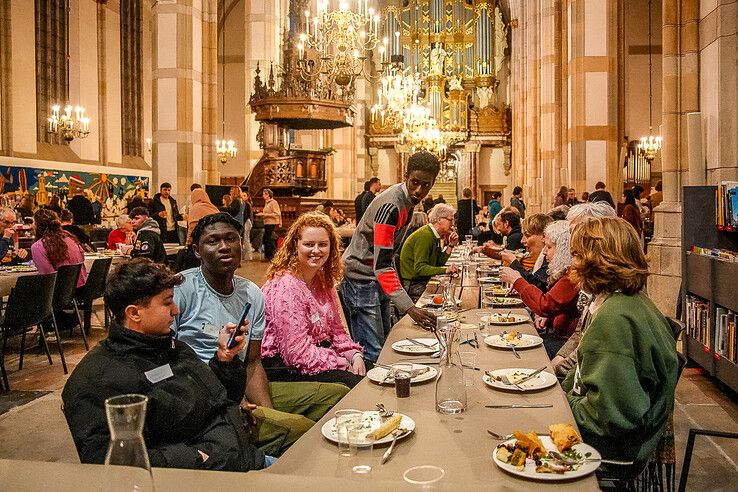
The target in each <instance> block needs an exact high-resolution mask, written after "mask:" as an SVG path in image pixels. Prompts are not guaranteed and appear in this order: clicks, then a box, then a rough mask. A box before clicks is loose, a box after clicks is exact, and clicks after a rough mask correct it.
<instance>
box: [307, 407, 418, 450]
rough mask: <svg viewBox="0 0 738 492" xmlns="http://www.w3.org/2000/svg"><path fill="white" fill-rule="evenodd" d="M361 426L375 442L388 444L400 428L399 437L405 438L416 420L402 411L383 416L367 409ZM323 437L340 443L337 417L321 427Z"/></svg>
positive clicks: (412, 428)
mask: <svg viewBox="0 0 738 492" xmlns="http://www.w3.org/2000/svg"><path fill="white" fill-rule="evenodd" d="M361 426H362V427H363V428H364V429H366V434H367V438H371V439H374V444H387V443H390V442H392V439H393V436H392V433H393V432H395V431H396V430H398V429H399V430H400V434H398V436H397V439H404V438H406V437H407V436H409V435H410V434H412V432H413V431H414V430H415V421H414V420H413V419H412V418H411V417H409V416H407V415H405V414H402V413H400V412H395V413H394V414H392V416H391V417H382V416H381V415H380V413H379V412H378V411H376V410H374V411H366V412H363V413H362V416H361ZM320 433H321V434H323V437H325V438H326V439H328V440H329V441H331V442H333V443H338V435H337V432H336V419H335V418H332V419H330V420H328V421H327V422H326V423H325V424H323V427H321V428H320Z"/></svg>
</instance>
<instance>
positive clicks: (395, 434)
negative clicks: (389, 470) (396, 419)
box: [382, 429, 402, 465]
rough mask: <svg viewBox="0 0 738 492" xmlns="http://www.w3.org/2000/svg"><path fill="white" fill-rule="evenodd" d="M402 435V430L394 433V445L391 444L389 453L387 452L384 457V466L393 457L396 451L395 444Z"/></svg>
mask: <svg viewBox="0 0 738 492" xmlns="http://www.w3.org/2000/svg"><path fill="white" fill-rule="evenodd" d="M401 433H402V432H401V431H400V429H397V430H396V431H394V432H393V433H392V444H390V447H389V449H387V451H385V452H384V454H383V455H382V464H383V465H384V464H385V463H387V462H388V461H389V459H390V457H391V456H392V452H393V451H394V450H395V444H396V443H397V438H398V437H399V436H400V434H401Z"/></svg>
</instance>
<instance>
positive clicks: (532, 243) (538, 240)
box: [500, 214, 553, 292]
mask: <svg viewBox="0 0 738 492" xmlns="http://www.w3.org/2000/svg"><path fill="white" fill-rule="evenodd" d="M552 222H553V219H552V218H551V217H549V216H548V215H546V214H533V215H530V216H528V217H526V218H525V219H523V222H522V224H521V227H522V229H523V245H524V246H525V251H526V253H527V255H526V256H525V257H524V258H523V259H522V260H518V257H517V255H516V254H515V253H514V252H512V251H510V250H505V251H503V252H501V253H500V257H501V258H502V261H503V262H504V263H505V265H507V266H509V267H510V268H512V269H513V270H516V271H517V272H518V273H520V275H521V276H522V277H523V278H524V279H525V280H526V282H528V283H529V284H531V285H534V286H536V287H538V288H539V289H541V291H544V292H545V291H546V290H548V261H546V255H545V254H544V253H543V247H544V245H545V241H544V233H545V231H546V227H547V226H548V225H549V224H551V223H552Z"/></svg>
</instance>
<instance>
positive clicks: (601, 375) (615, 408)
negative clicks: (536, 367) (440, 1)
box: [562, 217, 679, 468]
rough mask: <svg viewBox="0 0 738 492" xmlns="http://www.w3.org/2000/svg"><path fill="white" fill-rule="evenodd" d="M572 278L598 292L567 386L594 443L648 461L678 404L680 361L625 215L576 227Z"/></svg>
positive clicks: (610, 453) (611, 454)
mask: <svg viewBox="0 0 738 492" xmlns="http://www.w3.org/2000/svg"><path fill="white" fill-rule="evenodd" d="M571 253H572V256H573V258H574V260H573V263H572V266H571V269H570V273H569V277H570V280H571V281H572V282H574V283H576V284H577V285H578V286H579V287H580V288H581V289H582V290H585V291H587V292H590V293H591V294H592V295H594V301H593V302H592V304H591V305H590V307H589V310H590V311H591V312H592V321H591V322H590V325H589V328H588V329H587V331H586V332H584V335H583V337H582V340H581V343H580V344H579V347H578V348H577V364H576V366H575V367H574V368H572V369H571V370H570V371H569V373H568V375H567V377H566V379H565V380H564V382H563V383H562V388H563V389H564V391H565V392H566V394H567V399H568V401H569V405H570V406H571V410H572V413H573V414H574V419H575V420H576V423H577V426H578V427H579V430H580V431H581V434H582V439H583V441H584V442H586V443H587V444H590V445H592V446H594V447H595V448H596V449H597V450H598V451H599V452H600V454H602V457H603V458H604V459H608V460H618V461H626V462H635V463H636V468H637V465H638V464H643V463H644V462H645V461H646V460H647V459H648V457H649V456H650V455H651V454H652V452H653V451H654V450H655V449H656V445H657V443H658V441H659V437H660V435H661V433H662V429H663V428H664V423H665V422H666V421H667V419H668V417H669V415H670V413H671V412H672V409H673V407H674V389H675V387H676V383H677V379H678V368H679V362H678V358H677V353H676V342H675V340H674V337H673V335H672V330H671V328H670V326H669V322H668V321H667V320H666V318H664V316H663V315H662V314H661V313H660V312H659V310H658V308H657V307H656V306H655V305H654V304H653V302H651V300H650V299H649V298H648V296H647V295H646V294H645V291H644V288H645V287H646V279H647V277H648V274H649V271H648V270H649V268H648V261H647V260H646V257H645V256H644V254H643V249H642V247H641V243H640V238H639V237H638V236H637V235H636V233H635V231H634V230H633V228H632V227H631V226H630V225H629V224H628V223H627V222H625V221H624V220H622V219H618V218H615V217H603V218H593V219H590V220H588V221H585V222H583V223H580V224H578V225H577V226H575V227H574V230H573V232H572V237H571Z"/></svg>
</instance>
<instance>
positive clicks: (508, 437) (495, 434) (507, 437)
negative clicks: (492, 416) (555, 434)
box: [487, 429, 549, 441]
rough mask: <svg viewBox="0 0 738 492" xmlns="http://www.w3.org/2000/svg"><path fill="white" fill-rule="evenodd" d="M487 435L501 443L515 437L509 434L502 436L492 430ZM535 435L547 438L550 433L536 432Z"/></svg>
mask: <svg viewBox="0 0 738 492" xmlns="http://www.w3.org/2000/svg"><path fill="white" fill-rule="evenodd" d="M487 434H489V435H490V436H492V437H494V438H495V439H498V440H500V441H507V440H508V439H512V438H514V437H515V436H514V435H512V434H508V435H506V436H502V435H500V434H498V433H496V432H495V431H492V430H489V429H487ZM534 434H538V435H539V436H547V435H548V434H549V433H548V431H546V432H534Z"/></svg>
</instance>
